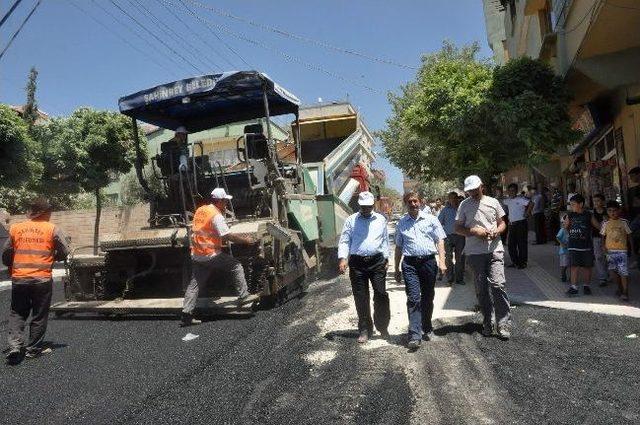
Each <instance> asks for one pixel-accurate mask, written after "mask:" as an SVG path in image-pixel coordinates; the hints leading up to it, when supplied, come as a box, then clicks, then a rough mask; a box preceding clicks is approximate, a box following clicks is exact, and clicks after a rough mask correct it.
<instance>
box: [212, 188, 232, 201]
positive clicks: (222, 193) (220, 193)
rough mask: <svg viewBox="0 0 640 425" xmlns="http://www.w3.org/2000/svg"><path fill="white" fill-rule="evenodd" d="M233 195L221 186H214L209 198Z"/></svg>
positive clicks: (225, 197) (230, 197)
mask: <svg viewBox="0 0 640 425" xmlns="http://www.w3.org/2000/svg"><path fill="white" fill-rule="evenodd" d="M232 198H233V196H231V195H227V192H225V191H224V189H223V188H221V187H216V188H215V189H213V191H211V199H232Z"/></svg>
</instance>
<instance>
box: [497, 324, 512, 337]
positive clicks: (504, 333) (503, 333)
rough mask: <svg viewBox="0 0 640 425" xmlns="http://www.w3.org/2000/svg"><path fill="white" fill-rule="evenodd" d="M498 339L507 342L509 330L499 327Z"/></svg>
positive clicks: (505, 327) (509, 335) (509, 334)
mask: <svg viewBox="0 0 640 425" xmlns="http://www.w3.org/2000/svg"><path fill="white" fill-rule="evenodd" d="M498 338H500V339H501V340H503V341H508V340H509V339H510V338H511V330H510V329H509V328H508V327H507V326H503V327H501V328H500V329H498Z"/></svg>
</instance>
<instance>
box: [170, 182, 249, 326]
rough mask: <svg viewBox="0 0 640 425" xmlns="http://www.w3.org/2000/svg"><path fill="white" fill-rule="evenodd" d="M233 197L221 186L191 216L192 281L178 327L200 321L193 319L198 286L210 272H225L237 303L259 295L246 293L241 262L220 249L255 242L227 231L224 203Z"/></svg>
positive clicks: (239, 304) (245, 282) (203, 282)
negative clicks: (235, 295)
mask: <svg viewBox="0 0 640 425" xmlns="http://www.w3.org/2000/svg"><path fill="white" fill-rule="evenodd" d="M231 198H232V196H231V195H227V193H226V192H225V190H224V189H222V188H216V189H213V192H211V203H210V204H205V205H201V206H199V208H198V209H197V210H196V213H195V215H194V216H193V225H192V228H191V260H192V261H191V281H190V282H189V286H188V287H187V290H186V292H185V294H184V303H183V308H182V321H181V326H189V325H194V324H198V323H200V321H199V320H196V319H194V318H193V310H194V309H195V306H196V301H197V299H198V294H199V292H200V289H201V288H203V287H205V286H206V284H207V281H208V280H209V277H210V276H211V273H212V271H214V270H220V271H228V272H229V273H230V274H231V279H232V280H233V284H234V286H235V288H236V291H237V292H238V300H237V304H238V306H242V305H246V304H250V303H252V302H254V301H257V300H258V299H259V298H260V297H259V296H258V295H255V294H249V292H248V289H247V280H246V278H245V276H244V269H243V268H242V264H240V262H239V261H238V260H237V259H235V258H233V257H232V256H231V255H229V254H226V253H224V252H222V246H223V244H226V243H227V242H233V243H237V244H247V245H250V244H254V243H256V240H255V239H254V238H252V237H249V236H243V235H238V234H232V233H230V230H229V226H228V225H227V222H226V221H225V218H224V211H226V208H227V202H228V201H229V200H230V199H231Z"/></svg>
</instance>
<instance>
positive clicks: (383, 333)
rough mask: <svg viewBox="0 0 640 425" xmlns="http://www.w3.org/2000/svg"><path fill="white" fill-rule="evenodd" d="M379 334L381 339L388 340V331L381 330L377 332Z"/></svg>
mask: <svg viewBox="0 0 640 425" xmlns="http://www.w3.org/2000/svg"><path fill="white" fill-rule="evenodd" d="M379 332H380V336H381V337H382V338H383V339H389V338H390V335H389V331H388V330H386V329H383V330H381V331H379Z"/></svg>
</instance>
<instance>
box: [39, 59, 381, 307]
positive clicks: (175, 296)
mask: <svg viewBox="0 0 640 425" xmlns="http://www.w3.org/2000/svg"><path fill="white" fill-rule="evenodd" d="M119 109H120V112H121V113H123V114H125V115H127V116H129V117H131V120H132V124H133V129H134V131H133V141H134V142H135V146H136V151H137V160H136V164H135V169H136V174H137V177H138V180H139V182H140V185H141V186H142V188H143V189H144V190H145V191H146V193H147V197H148V199H150V214H149V221H148V226H146V227H144V228H140V229H125V230H123V231H121V232H118V233H115V234H105V235H101V237H100V242H99V248H100V253H99V254H98V255H92V254H84V253H75V252H74V253H73V254H72V255H71V256H70V257H69V259H68V262H67V273H66V276H65V277H64V278H63V282H64V288H65V301H63V302H60V303H57V304H55V305H53V306H52V310H53V311H54V312H56V313H57V314H66V313H80V312H89V313H103V314H114V313H115V314H127V313H133V314H136V313H138V314H165V313H166V314H177V313H179V312H180V310H181V307H182V297H183V294H184V290H185V288H186V286H187V284H188V282H189V280H190V275H191V270H190V266H191V261H190V244H191V238H190V233H191V220H192V217H193V214H194V211H195V209H196V204H197V202H198V199H207V198H208V196H209V194H210V193H211V191H212V190H213V189H214V188H216V187H222V188H224V189H225V190H226V192H227V193H229V194H231V195H232V196H233V199H232V202H231V205H230V208H229V211H227V212H226V213H227V215H228V217H227V219H228V221H229V223H230V231H231V232H232V233H240V234H247V235H251V236H253V238H254V239H255V240H256V241H257V242H256V243H255V244H252V245H235V244H233V245H231V244H230V245H228V246H227V247H225V250H226V251H227V252H228V253H230V254H232V255H233V256H234V257H235V258H237V259H238V260H239V261H240V262H241V263H242V265H243V267H244V269H245V275H246V278H247V283H248V287H249V292H250V293H254V294H259V295H260V297H261V298H260V304H262V305H266V306H270V305H274V304H277V303H279V302H282V301H283V300H286V299H289V298H291V297H292V296H295V295H296V294H299V293H300V292H301V291H303V290H304V288H305V285H306V283H307V282H308V281H309V279H310V277H312V276H313V275H316V274H317V273H318V272H319V270H320V268H321V266H322V263H323V259H330V258H332V256H335V249H336V247H337V240H338V234H339V231H340V229H341V227H342V223H343V222H344V219H345V218H346V217H347V216H348V215H349V214H350V213H351V212H352V210H351V208H350V207H349V205H348V203H349V201H350V198H351V197H353V196H354V195H355V194H357V191H358V189H362V188H364V187H365V186H364V185H366V176H365V178H363V177H362V174H363V170H360V169H359V167H366V164H367V163H368V162H367V161H370V160H371V158H372V153H371V151H370V144H371V140H372V138H371V139H367V138H366V137H365V136H366V135H365V134H364V132H363V129H362V128H363V126H362V125H360V124H359V122H358V114H357V113H356V112H355V110H353V108H352V107H351V109H350V111H351V112H352V113H350V114H348V115H349V116H348V117H347V116H345V117H343V118H344V119H345V120H346V121H349V120H355V122H354V123H351V124H350V125H352V126H353V125H355V126H354V127H353V131H349V130H348V129H347V130H345V131H346V132H347V133H348V134H347V133H345V131H343V132H342V133H341V134H340V135H338V136H337V137H329V138H328V137H326V135H325V137H320V138H317V137H307V135H306V134H304V133H305V132H307V131H308V130H309V129H311V126H312V124H313V123H312V121H313V120H308V119H306V118H308V116H307V117H305V116H304V114H305V112H304V111H305V109H304V108H303V109H302V114H303V117H302V118H301V109H300V101H299V100H298V98H297V97H296V96H295V95H293V94H292V93H290V92H289V91H287V90H286V89H284V88H283V87H281V86H280V85H278V84H277V83H275V82H274V81H273V80H271V79H270V78H269V77H268V76H267V75H266V74H263V73H260V72H257V71H234V72H226V73H219V74H211V75H205V76H198V77H192V78H188V79H184V80H179V81H174V82H171V83H168V84H164V85H160V86H156V87H153V88H150V89H146V90H142V91H139V92H136V93H133V94H131V95H128V96H124V97H122V98H120V100H119ZM278 115H284V116H292V117H293V122H292V124H291V129H292V133H293V135H292V137H291V138H290V139H289V140H285V141H277V140H275V139H274V138H273V137H272V131H271V127H270V126H271V124H270V123H271V117H274V116H278ZM307 115H309V114H307ZM257 118H264V120H262V121H261V122H264V123H265V126H264V127H266V128H263V126H262V125H248V126H246V127H245V131H244V134H243V135H242V136H240V137H238V138H237V140H236V154H237V161H236V163H235V164H233V165H226V166H223V165H222V164H220V162H219V161H216V160H215V155H212V152H207V151H206V150H205V147H204V146H203V144H202V143H199V142H195V143H192V142H189V140H188V137H186V138H185V137H178V136H176V137H175V138H173V139H171V140H169V141H167V142H164V143H162V144H161V146H160V152H159V154H158V155H156V156H154V157H152V158H151V164H152V166H153V167H152V168H153V170H154V173H155V174H156V178H158V179H159V180H160V182H161V184H162V186H163V188H164V190H163V193H162V194H161V195H159V194H157V193H156V192H154V191H152V190H151V188H150V186H149V182H148V176H147V175H145V172H144V168H143V165H144V162H145V158H144V155H143V154H142V147H141V146H140V140H139V136H138V134H139V133H138V121H142V122H144V123H148V124H151V125H155V126H158V127H161V128H165V129H169V130H173V131H175V130H178V129H179V128H181V127H183V128H184V129H186V131H187V132H188V133H195V132H199V131H203V130H206V129H209V128H213V127H217V126H220V125H224V124H227V123H232V122H241V121H248V120H254V119H257ZM334 118H335V117H334ZM331 120H332V118H331V117H330V118H329V121H331ZM346 121H345V122H346ZM325 127H326V124H325ZM329 128H331V125H329ZM349 128H351V127H349ZM369 136H370V135H369ZM305 157H306V158H305ZM362 161H364V163H362ZM365 174H366V172H365ZM358 176H359V178H360V180H357V178H358ZM354 181H357V185H356V184H355V183H354ZM200 297H201V298H200V299H199V300H198V304H197V307H196V312H197V313H200V314H235V313H250V312H251V311H252V306H249V307H238V306H237V305H236V303H235V302H234V300H235V296H234V293H233V288H231V287H230V285H229V283H228V282H227V281H226V279H225V276H224V273H219V274H214V276H212V278H211V281H210V282H209V284H208V285H207V289H206V290H205V291H202V292H201V294H200Z"/></svg>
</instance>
